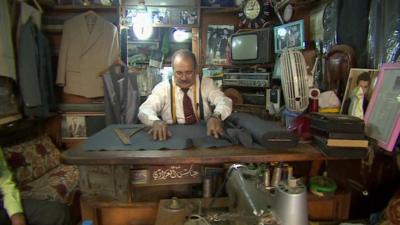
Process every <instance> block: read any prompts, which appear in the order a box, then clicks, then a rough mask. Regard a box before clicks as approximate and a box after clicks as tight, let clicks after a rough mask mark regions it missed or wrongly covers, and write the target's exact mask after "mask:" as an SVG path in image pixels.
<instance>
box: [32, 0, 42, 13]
mask: <svg viewBox="0 0 400 225" xmlns="http://www.w3.org/2000/svg"><path fill="white" fill-rule="evenodd" d="M33 3H34V4H35V6H36V9H37V10H38V11H39V12H40V13H43V9H42V7H41V6H40V4H39V2H38V1H37V0H33Z"/></svg>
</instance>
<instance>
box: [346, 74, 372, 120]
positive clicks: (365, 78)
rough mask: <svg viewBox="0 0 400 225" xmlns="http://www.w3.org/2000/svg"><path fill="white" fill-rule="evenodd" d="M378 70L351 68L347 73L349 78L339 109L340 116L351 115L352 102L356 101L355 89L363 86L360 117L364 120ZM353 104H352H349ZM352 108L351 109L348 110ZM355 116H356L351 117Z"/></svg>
mask: <svg viewBox="0 0 400 225" xmlns="http://www.w3.org/2000/svg"><path fill="white" fill-rule="evenodd" d="M378 72H379V70H375V69H360V68H351V69H350V72H349V77H348V80H347V84H346V91H345V92H344V96H343V101H342V106H341V107H340V113H341V114H349V115H352V111H353V110H354V106H355V105H354V101H355V100H358V99H357V96H356V92H357V88H359V87H361V86H363V87H364V88H363V93H362V99H361V100H362V102H363V103H362V108H363V109H362V112H363V114H362V117H359V118H361V119H364V116H363V115H364V113H365V110H366V109H367V106H368V103H369V102H370V100H371V96H372V93H373V90H374V87H375V85H376V79H377V76H378ZM352 102H353V104H351V103H352ZM350 106H352V108H350ZM353 116H356V115H353Z"/></svg>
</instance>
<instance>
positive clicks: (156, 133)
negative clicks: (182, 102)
mask: <svg viewBox="0 0 400 225" xmlns="http://www.w3.org/2000/svg"><path fill="white" fill-rule="evenodd" d="M148 133H149V134H151V135H153V140H159V141H165V140H167V138H168V137H171V135H172V134H171V132H170V131H169V130H168V128H167V123H166V122H164V121H162V120H156V121H154V122H153V127H152V128H151V129H150V130H149V132H148Z"/></svg>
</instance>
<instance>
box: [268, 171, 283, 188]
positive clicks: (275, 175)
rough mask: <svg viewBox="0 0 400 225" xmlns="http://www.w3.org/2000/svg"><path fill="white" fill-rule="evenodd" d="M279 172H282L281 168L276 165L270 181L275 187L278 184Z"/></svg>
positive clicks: (279, 179)
mask: <svg viewBox="0 0 400 225" xmlns="http://www.w3.org/2000/svg"><path fill="white" fill-rule="evenodd" d="M281 173H282V168H281V167H279V166H277V167H275V169H274V173H273V174H272V181H271V185H272V186H274V187H276V186H278V184H279V182H280V181H281Z"/></svg>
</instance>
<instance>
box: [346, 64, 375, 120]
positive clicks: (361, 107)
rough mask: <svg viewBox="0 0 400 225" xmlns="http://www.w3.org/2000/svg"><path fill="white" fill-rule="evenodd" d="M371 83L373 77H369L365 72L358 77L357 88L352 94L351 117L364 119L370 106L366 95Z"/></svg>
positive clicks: (349, 112)
mask: <svg viewBox="0 0 400 225" xmlns="http://www.w3.org/2000/svg"><path fill="white" fill-rule="evenodd" d="M370 83H371V77H370V76H369V73H367V72H364V73H362V74H360V75H359V76H358V78H357V86H356V87H355V88H354V89H353V91H352V92H351V94H350V106H349V111H348V114H349V115H351V116H355V117H358V118H360V119H364V113H365V111H366V109H367V106H368V100H367V98H366V94H367V92H368V88H369V85H370Z"/></svg>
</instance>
